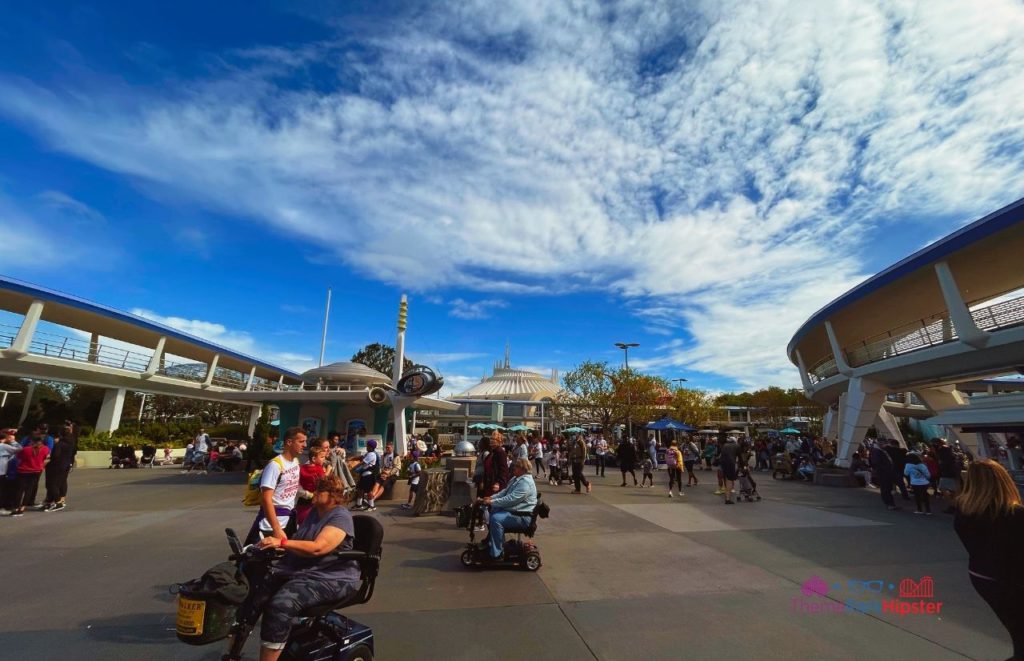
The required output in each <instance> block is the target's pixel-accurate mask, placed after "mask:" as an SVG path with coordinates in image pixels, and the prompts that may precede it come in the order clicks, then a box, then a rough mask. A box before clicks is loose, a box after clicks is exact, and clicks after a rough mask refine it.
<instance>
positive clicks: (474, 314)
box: [448, 298, 508, 319]
mask: <svg viewBox="0 0 1024 661" xmlns="http://www.w3.org/2000/svg"><path fill="white" fill-rule="evenodd" d="M448 305H450V306H451V309H450V310H448V315H449V316H452V317H458V318H459V319H487V318H488V317H490V316H491V314H492V313H493V312H494V310H496V309H499V308H506V307H508V302H507V301H503V300H501V299H497V298H485V299H483V300H480V301H473V302H470V301H466V300H464V299H461V298H456V299H453V300H451V301H448Z"/></svg>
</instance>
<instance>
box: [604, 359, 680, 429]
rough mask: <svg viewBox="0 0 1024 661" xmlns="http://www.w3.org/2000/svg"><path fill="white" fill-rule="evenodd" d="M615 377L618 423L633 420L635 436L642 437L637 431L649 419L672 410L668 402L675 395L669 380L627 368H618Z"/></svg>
mask: <svg viewBox="0 0 1024 661" xmlns="http://www.w3.org/2000/svg"><path fill="white" fill-rule="evenodd" d="M612 380H613V381H614V382H615V404H616V406H615V422H616V423H629V422H630V421H632V423H633V428H632V430H631V433H632V435H633V437H634V438H640V437H641V436H642V434H641V433H640V432H638V431H637V430H638V429H641V430H642V429H643V428H644V427H645V426H646V425H647V423H648V422H653V421H654V420H657V419H659V418H661V417H663V416H664V415H665V414H667V413H670V409H669V406H668V404H669V402H670V401H671V396H672V395H671V393H670V391H669V387H668V382H667V381H666V380H665V379H663V378H661V377H659V376H649V375H647V374H640V373H639V372H637V371H636V370H633V369H630V370H627V369H626V368H624V367H623V368H619V369H617V370H615V372H614V373H613V375H612Z"/></svg>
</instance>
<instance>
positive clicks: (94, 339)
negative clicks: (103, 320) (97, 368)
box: [88, 333, 100, 363]
mask: <svg viewBox="0 0 1024 661" xmlns="http://www.w3.org/2000/svg"><path fill="white" fill-rule="evenodd" d="M99 359H100V334H99V333H90V334H89V358H88V360H89V362H90V363H96V362H98V361H99Z"/></svg>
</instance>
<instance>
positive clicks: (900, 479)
mask: <svg viewBox="0 0 1024 661" xmlns="http://www.w3.org/2000/svg"><path fill="white" fill-rule="evenodd" d="M885 451H886V452H887V453H888V454H889V458H890V459H892V468H893V477H894V478H895V479H896V487H897V488H898V489H899V490H900V495H901V496H903V500H910V494H909V493H907V479H906V477H905V476H904V475H903V469H904V468H905V467H906V465H907V449H906V448H901V447H900V443H899V441H897V440H896V439H891V440H890V441H889V444H888V445H887V446H885Z"/></svg>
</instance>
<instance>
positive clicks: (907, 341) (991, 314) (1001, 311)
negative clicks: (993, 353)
mask: <svg viewBox="0 0 1024 661" xmlns="http://www.w3.org/2000/svg"><path fill="white" fill-rule="evenodd" d="M971 317H972V318H973V319H974V323H975V324H977V326H978V328H980V329H981V330H985V331H996V330H1002V329H1005V328H1011V327H1014V326H1019V325H1021V324H1024V296H1020V297H1018V298H1014V299H1010V300H1008V301H1001V302H999V303H994V304H992V305H988V306H985V307H982V308H977V309H974V310H972V311H971ZM957 339H959V338H958V336H957V332H956V328H955V327H954V326H953V323H952V321H951V320H950V318H949V314H948V313H947V312H946V311H942V312H937V313H935V314H933V315H930V316H928V317H925V318H923V319H918V320H917V321H913V322H910V323H907V324H903V325H902V326H897V327H896V328H893V329H890V330H887V331H885V332H884V333H879V334H878V335H874V336H872V337H869V338H867V339H865V340H863V341H861V342H858V343H857V344H854V345H851V346H847V347H844V349H843V354H844V355H845V357H846V362H847V363H848V364H849V365H850V367H860V366H862V365H869V364H871V363H877V362H879V361H881V360H886V359H888V358H894V357H896V356H902V355H906V354H908V353H913V352H915V351H920V350H922V349H927V348H929V347H934V346H939V345H941V344H947V343H949V342H954V341H956V340H957ZM838 373H839V370H838V368H837V367H836V361H835V360H834V359H833V358H827V359H823V360H821V361H819V362H817V363H815V364H814V365H813V366H811V367H810V368H809V369H808V376H809V377H810V380H811V383H819V382H821V381H824V380H825V379H827V378H829V377H831V376H835V375H836V374H838Z"/></svg>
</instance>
